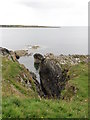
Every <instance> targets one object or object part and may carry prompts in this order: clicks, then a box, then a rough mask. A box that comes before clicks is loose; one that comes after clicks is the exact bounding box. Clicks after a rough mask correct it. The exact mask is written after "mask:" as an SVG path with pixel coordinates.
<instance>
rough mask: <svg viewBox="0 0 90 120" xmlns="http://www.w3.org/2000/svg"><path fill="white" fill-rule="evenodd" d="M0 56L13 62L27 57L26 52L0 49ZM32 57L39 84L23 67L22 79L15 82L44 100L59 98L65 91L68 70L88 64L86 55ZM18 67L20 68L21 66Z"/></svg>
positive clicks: (38, 55)
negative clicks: (33, 91)
mask: <svg viewBox="0 0 90 120" xmlns="http://www.w3.org/2000/svg"><path fill="white" fill-rule="evenodd" d="M0 54H1V55H2V57H6V58H7V59H9V60H11V61H13V62H18V59H19V58H20V57H21V56H25V55H28V51H26V50H25V51H24V50H21V51H20V50H19V51H15V52H13V51H9V50H8V49H6V48H1V47H0ZM33 57H34V64H35V65H36V66H38V67H37V69H39V75H40V83H39V82H38V81H37V79H36V75H35V74H34V73H32V72H30V71H29V70H28V69H26V68H25V67H23V69H24V70H25V71H24V72H23V74H22V75H21V76H22V77H17V80H18V81H19V82H20V83H22V84H24V85H25V86H26V87H27V88H30V89H31V88H35V90H36V91H37V93H38V95H39V96H40V97H45V98H61V92H62V90H64V89H65V86H67V83H68V81H69V80H70V75H69V68H70V67H71V66H73V65H77V64H79V63H88V56H87V55H59V56H55V55H54V54H52V53H50V54H46V55H44V56H43V55H41V54H38V53H36V54H34V56H33ZM18 64H19V62H18ZM19 65H20V66H21V64H19ZM28 74H29V75H28ZM31 81H32V82H31ZM33 86H34V87H33ZM70 87H71V86H70Z"/></svg>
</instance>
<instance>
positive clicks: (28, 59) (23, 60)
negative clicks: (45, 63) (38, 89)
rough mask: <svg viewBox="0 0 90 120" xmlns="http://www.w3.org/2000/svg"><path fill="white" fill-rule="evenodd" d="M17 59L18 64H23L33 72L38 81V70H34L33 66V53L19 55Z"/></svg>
mask: <svg viewBox="0 0 90 120" xmlns="http://www.w3.org/2000/svg"><path fill="white" fill-rule="evenodd" d="M18 61H19V63H20V64H23V65H24V66H25V67H26V68H27V69H29V71H31V72H33V73H35V75H36V79H37V80H38V82H39V83H40V76H39V70H36V68H35V67H34V58H33V55H32V56H23V57H20V59H19V60H18Z"/></svg>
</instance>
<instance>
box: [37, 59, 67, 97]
mask: <svg viewBox="0 0 90 120" xmlns="http://www.w3.org/2000/svg"><path fill="white" fill-rule="evenodd" d="M67 72H68V71H67V70H65V69H64V70H62V69H61V67H60V64H58V63H57V62H56V61H55V60H53V59H42V61H41V63H40V68H39V74H40V82H41V87H42V90H43V92H44V94H45V96H47V97H49V98H51V97H53V98H60V95H61V91H62V90H63V89H64V88H65V83H66V81H67V80H68V79H67V78H68V77H67Z"/></svg>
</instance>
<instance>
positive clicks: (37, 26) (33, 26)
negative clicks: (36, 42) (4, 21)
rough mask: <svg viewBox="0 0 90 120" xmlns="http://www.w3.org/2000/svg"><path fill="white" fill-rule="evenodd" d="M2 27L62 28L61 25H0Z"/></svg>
mask: <svg viewBox="0 0 90 120" xmlns="http://www.w3.org/2000/svg"><path fill="white" fill-rule="evenodd" d="M0 27H2V28H6V27H10V28H61V27H60V26H39V25H0Z"/></svg>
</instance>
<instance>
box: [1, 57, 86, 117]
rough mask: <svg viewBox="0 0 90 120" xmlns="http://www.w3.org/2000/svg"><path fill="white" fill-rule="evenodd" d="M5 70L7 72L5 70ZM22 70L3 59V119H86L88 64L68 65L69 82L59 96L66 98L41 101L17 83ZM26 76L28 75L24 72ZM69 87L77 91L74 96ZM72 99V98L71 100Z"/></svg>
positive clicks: (33, 92) (35, 94) (15, 63)
mask: <svg viewBox="0 0 90 120" xmlns="http://www.w3.org/2000/svg"><path fill="white" fill-rule="evenodd" d="M6 68H7V69H6ZM23 70H24V68H23V67H22V66H20V65H19V64H18V63H17V62H12V61H10V60H7V59H6V58H3V81H2V82H3V86H2V87H3V89H2V93H3V94H2V95H3V96H2V117H3V118H87V117H88V65H87V64H86V63H80V64H78V65H75V66H71V67H70V70H69V73H68V74H69V75H70V80H69V82H68V83H67V86H66V89H65V90H63V91H62V96H65V97H66V98H67V99H60V100H59V99H58V100H57V99H44V98H42V99H41V98H39V97H38V96H37V93H36V91H34V90H32V89H31V90H27V89H26V87H24V86H22V85H21V84H20V83H19V82H17V80H16V79H17V76H18V75H20V74H21V72H23ZM27 74H28V73H27ZM70 86H74V87H75V88H76V89H77V92H76V93H75V94H73V92H72V91H71V89H70ZM71 98H72V99H71Z"/></svg>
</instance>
